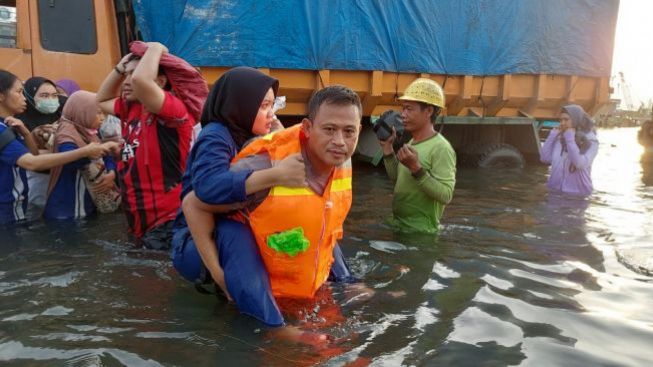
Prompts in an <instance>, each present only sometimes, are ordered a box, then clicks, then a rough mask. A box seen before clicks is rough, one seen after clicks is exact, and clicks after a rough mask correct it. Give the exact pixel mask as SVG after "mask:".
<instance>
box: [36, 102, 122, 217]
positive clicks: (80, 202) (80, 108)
mask: <svg viewBox="0 0 653 367" xmlns="http://www.w3.org/2000/svg"><path fill="white" fill-rule="evenodd" d="M103 119H104V114H103V113H102V112H101V111H100V109H99V106H98V105H97V102H96V100H95V93H91V92H87V91H78V92H75V93H73V94H72V95H71V96H70V97H69V98H68V101H67V102H66V105H65V106H64V108H63V111H62V115H61V119H60V120H59V127H58V128H57V131H56V133H55V139H54V148H53V150H54V152H70V151H75V150H77V149H79V148H83V147H85V146H87V145H88V144H90V143H99V142H100V139H99V138H98V136H97V129H98V128H99V127H100V124H101V123H102V120H103ZM89 164H93V165H97V164H103V165H104V168H105V170H106V171H105V172H106V173H105V174H100V176H99V177H98V178H97V180H95V181H94V182H93V183H91V182H87V179H85V178H84V176H85V174H84V170H86V169H88V166H89ZM115 177H116V176H115V163H114V162H113V160H112V159H111V158H110V157H105V158H104V162H97V161H90V160H89V159H87V158H82V159H79V160H76V161H74V162H70V163H68V164H66V165H64V166H60V167H55V168H53V169H52V170H51V171H50V182H49V185H48V199H47V203H46V205H45V212H44V216H45V217H46V218H50V219H79V218H84V217H86V216H88V215H91V214H93V213H94V212H95V211H96V207H95V204H94V203H93V200H92V197H91V191H92V192H93V193H104V192H108V191H112V190H113V192H115V193H116V194H117V191H116V187H115V181H114V180H115Z"/></svg>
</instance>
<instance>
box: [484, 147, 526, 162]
mask: <svg viewBox="0 0 653 367" xmlns="http://www.w3.org/2000/svg"><path fill="white" fill-rule="evenodd" d="M524 163H525V160H524V156H523V155H522V154H521V153H520V152H519V150H517V149H516V148H515V147H513V146H512V145H510V144H496V145H491V146H489V147H488V148H487V149H484V150H483V152H482V153H481V155H480V156H479V158H478V162H477V164H478V166H479V167H481V168H522V167H524Z"/></svg>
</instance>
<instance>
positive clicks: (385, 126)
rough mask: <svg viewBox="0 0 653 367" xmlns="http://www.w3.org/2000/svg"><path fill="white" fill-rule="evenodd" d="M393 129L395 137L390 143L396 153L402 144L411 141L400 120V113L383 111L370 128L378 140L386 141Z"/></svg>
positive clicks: (410, 136)
mask: <svg viewBox="0 0 653 367" xmlns="http://www.w3.org/2000/svg"><path fill="white" fill-rule="evenodd" d="M393 127H394V129H395V132H396V134H397V137H396V138H395V141H394V142H393V143H392V148H393V149H394V151H395V153H396V152H397V151H398V150H399V148H401V147H402V146H404V144H406V143H408V142H409V141H410V139H412V135H411V134H410V133H409V132H408V131H406V130H405V129H404V123H403V121H402V120H401V113H399V112H398V111H395V110H387V111H385V112H384V113H383V114H382V115H381V116H380V117H379V119H378V120H376V123H374V126H373V127H372V128H373V129H374V133H375V134H376V137H377V138H379V140H382V141H386V140H388V139H389V138H390V137H391V136H392V128H393Z"/></svg>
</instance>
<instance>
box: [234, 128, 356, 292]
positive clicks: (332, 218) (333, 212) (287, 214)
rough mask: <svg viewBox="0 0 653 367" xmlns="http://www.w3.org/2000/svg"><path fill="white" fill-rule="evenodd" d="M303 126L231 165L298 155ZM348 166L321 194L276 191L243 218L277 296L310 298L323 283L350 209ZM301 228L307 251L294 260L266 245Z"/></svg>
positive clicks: (265, 141)
mask: <svg viewBox="0 0 653 367" xmlns="http://www.w3.org/2000/svg"><path fill="white" fill-rule="evenodd" d="M302 139H304V137H303V133H302V131H301V125H300V124H298V125H295V126H293V127H290V128H288V129H286V130H282V131H278V132H275V133H272V134H268V135H266V136H264V137H262V138H260V139H257V140H255V141H254V142H252V143H251V144H250V145H248V146H246V147H245V148H243V150H241V151H240V153H239V154H238V155H237V156H236V157H235V158H234V160H233V162H232V163H235V162H237V161H238V160H239V159H242V158H244V157H247V156H250V155H255V154H261V153H264V152H267V154H269V156H270V159H271V161H272V164H273V165H274V164H275V162H278V161H280V160H282V159H284V158H286V157H287V156H289V155H291V154H294V153H299V152H301V143H300V141H301V140H302ZM351 172H352V171H351V162H350V161H349V160H348V161H347V162H346V163H345V164H343V165H342V166H340V167H335V169H334V171H333V173H332V175H331V177H330V178H329V181H328V183H327V185H326V188H325V190H324V193H323V195H321V196H320V195H318V194H316V193H315V192H314V191H313V190H311V189H310V188H290V187H285V186H275V187H272V188H271V189H270V192H269V194H268V196H267V197H266V198H265V200H264V201H263V202H262V203H261V204H260V205H259V206H258V207H256V208H255V209H254V210H253V211H251V212H248V213H246V216H247V219H248V220H249V224H250V226H251V228H252V231H253V233H254V236H255V238H256V242H257V244H258V247H259V250H260V252H261V257H262V258H263V261H264V262H265V266H266V268H267V270H268V273H269V275H270V284H271V286H272V292H273V294H274V296H275V297H290V298H311V297H313V295H314V294H315V292H316V291H317V290H318V288H320V287H321V286H322V284H324V282H325V281H326V280H327V277H328V276H329V271H330V270H331V263H332V262H333V248H334V246H335V244H336V241H337V240H338V239H340V238H342V225H343V223H344V221H345V218H346V217H347V213H348V212H349V208H350V207H351V200H352V192H351ZM297 227H301V228H302V229H303V231H304V236H305V238H306V239H308V241H309V245H308V248H307V249H306V250H305V251H304V252H300V253H298V254H296V255H295V256H290V255H289V254H287V253H284V252H280V251H277V250H275V249H273V248H271V247H269V246H268V237H269V236H271V235H275V234H278V233H280V232H284V231H288V230H291V229H294V228H297Z"/></svg>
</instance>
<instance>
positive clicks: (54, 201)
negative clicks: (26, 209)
mask: <svg viewBox="0 0 653 367" xmlns="http://www.w3.org/2000/svg"><path fill="white" fill-rule="evenodd" d="M77 148H78V147H77V145H76V144H74V143H64V144H61V145H60V146H59V149H58V152H69V151H71V150H75V149H77ZM89 163H90V161H89V160H88V158H82V159H78V160H76V161H74V162H70V163H68V164H65V165H64V166H63V167H62V169H61V174H60V175H59V179H58V180H57V182H56V183H55V186H54V188H53V189H52V192H51V193H50V195H49V196H48V199H47V202H46V204H45V210H44V212H43V215H44V216H45V217H46V218H50V219H79V218H84V217H86V216H88V215H91V214H93V213H95V204H93V200H92V199H91V194H90V193H89V189H88V187H87V185H86V181H85V180H84V178H83V177H82V172H81V170H82V168H84V166H85V165H87V164H89ZM104 165H105V168H106V170H107V171H111V170H115V168H116V167H115V163H114V162H113V160H112V159H111V158H109V157H105V158H104Z"/></svg>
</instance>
